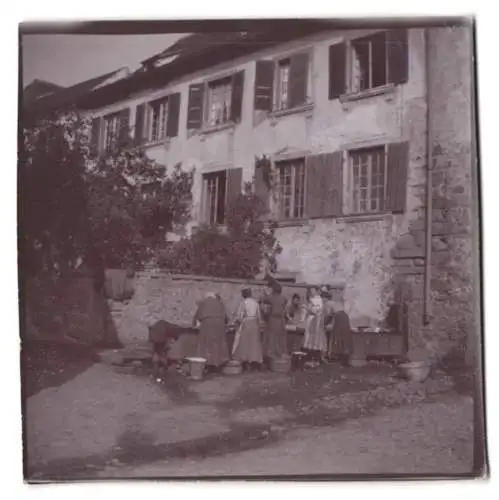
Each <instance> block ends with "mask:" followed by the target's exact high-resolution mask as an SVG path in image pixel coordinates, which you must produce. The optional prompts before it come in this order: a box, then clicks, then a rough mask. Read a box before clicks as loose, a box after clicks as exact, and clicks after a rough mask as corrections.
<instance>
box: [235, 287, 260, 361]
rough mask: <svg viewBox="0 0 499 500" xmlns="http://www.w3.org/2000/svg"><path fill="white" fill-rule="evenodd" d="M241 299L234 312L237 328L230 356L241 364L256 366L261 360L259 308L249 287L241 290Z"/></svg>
mask: <svg viewBox="0 0 499 500" xmlns="http://www.w3.org/2000/svg"><path fill="white" fill-rule="evenodd" d="M241 294H242V296H243V300H242V302H241V304H240V305H239V307H238V309H237V312H236V323H237V324H238V329H237V331H236V335H235V338H234V345H233V346H232V358H233V359H236V360H237V361H241V362H242V363H243V365H244V366H245V368H246V366H247V365H248V364H250V365H251V367H252V368H257V365H261V363H262V361H263V354H262V341H261V335H260V323H261V319H260V308H259V306H258V302H257V301H256V300H255V299H254V298H253V297H252V293H251V290H250V289H249V288H246V289H244V290H243V291H242V292H241Z"/></svg>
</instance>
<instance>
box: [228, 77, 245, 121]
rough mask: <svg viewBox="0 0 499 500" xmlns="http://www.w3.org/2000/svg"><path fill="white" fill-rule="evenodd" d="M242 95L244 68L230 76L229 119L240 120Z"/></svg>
mask: <svg viewBox="0 0 499 500" xmlns="http://www.w3.org/2000/svg"><path fill="white" fill-rule="evenodd" d="M243 95H244V70H243V71H238V72H237V73H235V74H234V75H233V76H232V100H231V104H230V119H231V121H233V122H236V123H237V122H240V121H241V116H242V109H243Z"/></svg>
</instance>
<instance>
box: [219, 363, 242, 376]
mask: <svg viewBox="0 0 499 500" xmlns="http://www.w3.org/2000/svg"><path fill="white" fill-rule="evenodd" d="M242 371H243V367H242V364H241V362H240V361H237V360H234V359H233V360H231V361H229V362H228V363H227V364H226V365H225V366H224V367H223V373H224V375H241V373H242Z"/></svg>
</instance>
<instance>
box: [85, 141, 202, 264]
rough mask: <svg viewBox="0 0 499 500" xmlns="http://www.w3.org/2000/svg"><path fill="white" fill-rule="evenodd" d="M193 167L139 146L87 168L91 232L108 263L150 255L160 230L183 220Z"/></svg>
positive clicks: (159, 242)
mask: <svg viewBox="0 0 499 500" xmlns="http://www.w3.org/2000/svg"><path fill="white" fill-rule="evenodd" d="M192 180H193V171H191V172H185V171H183V170H182V168H181V165H180V164H177V165H176V166H175V167H174V169H173V171H172V173H171V174H170V175H169V176H167V175H166V169H165V167H164V166H162V165H159V164H158V163H157V162H155V161H154V160H151V159H150V158H149V157H148V156H147V155H146V153H145V152H144V151H142V150H141V149H137V148H135V149H125V150H123V151H121V152H118V153H116V154H111V155H107V156H105V157H101V158H99V159H98V160H97V162H96V163H95V165H94V167H93V168H92V169H91V170H90V171H89V173H88V174H87V185H88V201H89V213H90V226H91V232H92V235H93V239H94V242H95V245H96V247H97V251H98V253H99V254H100V255H101V257H102V259H103V262H104V264H105V265H106V266H107V267H123V266H135V265H140V264H143V263H144V262H145V261H147V260H148V259H150V257H151V255H152V254H153V253H154V249H155V248H156V247H158V246H161V245H162V243H163V242H164V238H165V233H166V232H167V231H171V230H175V229H176V228H177V227H178V226H183V225H185V224H186V223H187V222H188V219H189V215H190V205H191V197H192V194H191V189H192Z"/></svg>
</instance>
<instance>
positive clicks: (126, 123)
mask: <svg viewBox="0 0 499 500" xmlns="http://www.w3.org/2000/svg"><path fill="white" fill-rule="evenodd" d="M118 120H119V122H118V123H119V128H120V131H119V137H118V141H119V146H120V147H126V146H127V145H128V143H129V140H130V108H125V109H122V110H121V111H120V116H119V119H118Z"/></svg>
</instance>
